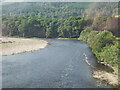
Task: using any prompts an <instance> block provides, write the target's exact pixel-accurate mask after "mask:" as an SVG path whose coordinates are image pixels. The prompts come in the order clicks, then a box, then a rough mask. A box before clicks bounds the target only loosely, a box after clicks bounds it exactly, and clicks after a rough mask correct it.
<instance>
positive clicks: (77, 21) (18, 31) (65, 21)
mask: <svg viewBox="0 0 120 90" xmlns="http://www.w3.org/2000/svg"><path fill="white" fill-rule="evenodd" d="M2 21H3V24H2V26H3V27H2V29H3V36H19V37H40V38H57V37H64V38H78V37H79V34H80V32H81V31H82V30H83V28H84V27H85V26H87V25H90V23H89V24H84V23H86V22H89V21H91V19H84V18H81V17H73V16H71V17H66V18H39V17H35V16H30V17H24V16H19V17H18V16H3V17H2Z"/></svg>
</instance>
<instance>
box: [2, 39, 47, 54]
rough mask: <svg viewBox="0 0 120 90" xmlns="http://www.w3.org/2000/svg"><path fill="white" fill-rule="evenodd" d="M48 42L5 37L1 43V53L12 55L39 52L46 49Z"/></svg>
mask: <svg viewBox="0 0 120 90" xmlns="http://www.w3.org/2000/svg"><path fill="white" fill-rule="evenodd" d="M46 45H47V42H46V41H44V40H40V39H37V38H10V37H9V38H8V37H4V38H3V39H2V41H0V46H1V47H2V48H0V51H2V55H12V54H17V53H22V52H28V51H33V50H38V49H40V48H44V47H46Z"/></svg>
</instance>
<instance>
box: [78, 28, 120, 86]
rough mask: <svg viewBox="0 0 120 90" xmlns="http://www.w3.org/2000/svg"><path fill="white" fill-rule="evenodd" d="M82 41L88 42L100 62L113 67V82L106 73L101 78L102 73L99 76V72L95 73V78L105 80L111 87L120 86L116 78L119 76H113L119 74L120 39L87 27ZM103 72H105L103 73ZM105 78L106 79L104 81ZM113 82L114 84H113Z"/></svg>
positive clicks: (81, 38)
mask: <svg viewBox="0 0 120 90" xmlns="http://www.w3.org/2000/svg"><path fill="white" fill-rule="evenodd" d="M79 39H80V40H83V41H85V42H87V43H88V44H89V46H90V47H91V49H92V52H93V53H94V55H95V56H96V57H97V59H98V60H99V62H103V63H105V65H106V63H107V65H108V66H110V67H112V68H113V69H114V72H112V73H111V74H109V75H111V78H112V79H111V80H114V81H115V83H114V81H111V80H110V78H109V77H107V76H106V75H108V74H106V73H107V72H106V73H105V72H104V73H102V74H103V75H102V74H101V75H102V76H101V77H100V76H99V75H100V71H98V72H99V74H98V72H97V71H95V72H94V76H95V77H96V78H98V79H100V80H104V81H107V82H108V83H109V84H111V85H114V86H116V85H118V83H116V81H117V82H118V78H116V77H117V76H115V78H114V76H112V75H117V74H118V72H117V71H118V60H119V59H118V58H119V57H118V56H119V55H118V54H119V48H120V47H119V45H118V44H119V41H120V39H119V38H117V37H115V36H113V34H112V33H111V32H109V31H106V30H105V31H94V30H91V28H90V27H87V28H86V29H85V30H84V31H82V32H81V34H80V38H79ZM101 72H103V71H101ZM102 78H104V79H102ZM116 79H117V80H116ZM111 82H112V83H111Z"/></svg>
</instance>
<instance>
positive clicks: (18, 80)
mask: <svg viewBox="0 0 120 90" xmlns="http://www.w3.org/2000/svg"><path fill="white" fill-rule="evenodd" d="M47 41H48V42H49V45H48V46H47V47H46V48H44V49H41V50H37V51H33V52H26V53H21V54H16V55H10V56H3V62H2V64H3V69H2V71H3V73H2V76H3V77H2V79H3V82H2V84H3V88H96V87H98V84H99V87H103V88H105V87H110V86H108V85H107V84H105V83H101V82H100V81H98V80H96V79H94V78H93V77H92V70H93V67H96V66H97V60H96V59H95V57H94V55H93V54H92V52H91V50H90V48H89V47H88V45H87V44H85V43H84V42H82V41H78V40H50V39H48V40H47ZM86 60H87V61H88V62H86ZM89 64H90V65H89ZM92 66H93V67H92Z"/></svg>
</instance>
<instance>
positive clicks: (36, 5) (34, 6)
mask: <svg viewBox="0 0 120 90" xmlns="http://www.w3.org/2000/svg"><path fill="white" fill-rule="evenodd" d="M117 7H118V3H115V2H114V3H95V2H94V3H92V2H91V3H90V2H16V3H8V2H7V4H6V3H4V4H3V7H2V13H3V15H10V16H13V15H22V16H38V17H54V18H56V17H57V18H58V17H69V16H81V17H84V16H95V15H98V16H112V15H116V14H117V10H116V9H117Z"/></svg>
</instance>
